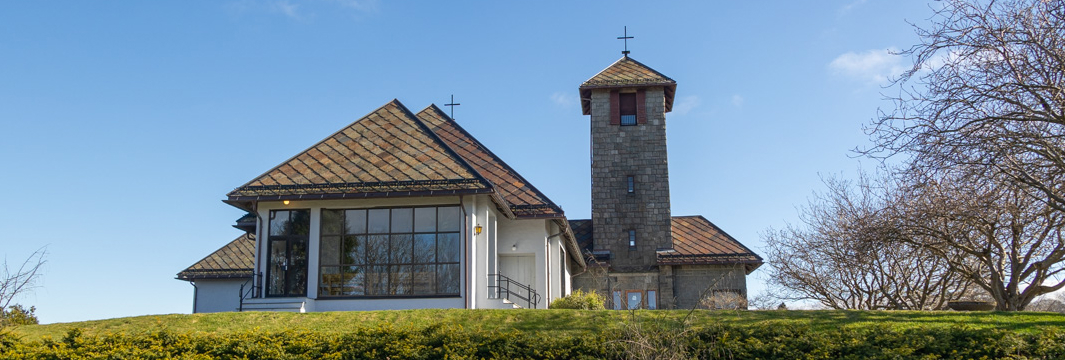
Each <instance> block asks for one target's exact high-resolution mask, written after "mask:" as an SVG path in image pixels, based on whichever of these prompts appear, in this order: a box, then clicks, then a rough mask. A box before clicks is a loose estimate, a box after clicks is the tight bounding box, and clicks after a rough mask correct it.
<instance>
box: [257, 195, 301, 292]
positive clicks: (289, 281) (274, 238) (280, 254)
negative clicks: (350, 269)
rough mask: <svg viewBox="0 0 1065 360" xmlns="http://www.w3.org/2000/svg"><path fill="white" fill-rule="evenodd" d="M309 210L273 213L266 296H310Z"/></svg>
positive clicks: (268, 243)
mask: <svg viewBox="0 0 1065 360" xmlns="http://www.w3.org/2000/svg"><path fill="white" fill-rule="evenodd" d="M310 227H311V216H310V211H308V210H272V211H270V228H269V230H270V232H269V237H268V240H267V246H268V248H267V254H268V257H269V258H268V260H267V268H266V279H267V284H266V296H271V297H290V296H307V242H308V238H309V236H310Z"/></svg>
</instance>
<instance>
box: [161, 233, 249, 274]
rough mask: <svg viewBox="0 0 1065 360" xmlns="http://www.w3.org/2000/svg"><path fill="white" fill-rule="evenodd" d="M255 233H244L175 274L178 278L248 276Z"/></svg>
mask: <svg viewBox="0 0 1065 360" xmlns="http://www.w3.org/2000/svg"><path fill="white" fill-rule="evenodd" d="M254 261H255V235H252V234H244V235H241V236H240V237H238V238H236V239H234V240H233V241H230V242H229V243H228V244H226V245H225V246H223V247H222V248H220V249H218V250H215V252H213V253H211V254H210V255H207V257H205V258H203V259H201V260H200V261H197V262H196V263H195V264H192V266H189V267H188V268H187V269H185V270H182V271H181V272H179V273H178V274H177V278H178V279H179V280H185V281H191V280H196V279H228V278H250V277H251V274H252V268H253V267H254V266H255V265H254Z"/></svg>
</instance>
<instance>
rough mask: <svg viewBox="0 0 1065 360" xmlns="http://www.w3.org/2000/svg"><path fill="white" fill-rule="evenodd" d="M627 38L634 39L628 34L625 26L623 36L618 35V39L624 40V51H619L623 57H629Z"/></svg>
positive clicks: (627, 28)
mask: <svg viewBox="0 0 1065 360" xmlns="http://www.w3.org/2000/svg"><path fill="white" fill-rule="evenodd" d="M629 39H635V38H634V37H632V36H629V27H628V26H626V27H625V35H624V36H618V40H624V41H625V51H622V52H621V55H625V57H629Z"/></svg>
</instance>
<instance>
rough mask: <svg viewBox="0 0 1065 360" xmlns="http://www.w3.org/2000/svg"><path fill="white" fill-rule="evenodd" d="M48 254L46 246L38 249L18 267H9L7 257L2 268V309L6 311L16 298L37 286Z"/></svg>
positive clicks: (0, 284) (0, 294)
mask: <svg viewBox="0 0 1065 360" xmlns="http://www.w3.org/2000/svg"><path fill="white" fill-rule="evenodd" d="M46 254H47V251H46V250H45V248H43V247H42V248H40V249H37V251H34V252H33V253H32V254H30V256H29V257H27V258H26V260H25V261H23V262H22V264H21V265H19V267H18V269H12V268H11V267H9V266H8V263H7V259H4V265H3V267H2V268H0V310H5V311H6V309H7V308H8V307H10V306H11V305H12V303H14V301H15V299H17V298H19V297H20V296H21V295H25V294H26V293H27V292H29V291H31V290H33V289H34V288H36V287H37V281H38V280H40V277H41V267H42V266H44V263H45V260H44V256H45V255H46Z"/></svg>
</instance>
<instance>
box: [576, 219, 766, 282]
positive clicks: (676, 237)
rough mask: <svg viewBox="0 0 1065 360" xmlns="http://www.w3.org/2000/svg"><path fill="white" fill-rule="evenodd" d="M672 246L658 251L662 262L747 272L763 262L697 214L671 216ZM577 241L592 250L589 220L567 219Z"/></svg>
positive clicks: (591, 231)
mask: <svg viewBox="0 0 1065 360" xmlns="http://www.w3.org/2000/svg"><path fill="white" fill-rule="evenodd" d="M671 222H672V232H673V249H672V250H665V251H658V264H661V265H704V264H744V265H745V266H746V269H747V273H748V274H749V273H750V272H751V271H754V269H757V268H758V267H759V266H761V265H762V263H763V260H762V257H761V256H758V254H755V253H754V251H751V249H749V248H747V247H746V246H744V245H743V244H742V243H740V242H739V241H738V240H736V239H735V238H733V237H732V236H731V235H729V234H728V233H726V232H725V231H724V230H721V228H719V227H717V225H714V223H712V222H710V221H709V220H706V218H704V217H702V216H700V215H694V216H674V217H673V218H672V221H671ZM570 227H571V228H573V233H574V235H575V236H576V238H577V243H578V244H580V246H581V249H582V250H583V251H584V252H586V253H592V251H593V246H594V241H595V240H594V237H595V234H594V228H593V226H592V221H591V220H570Z"/></svg>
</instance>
